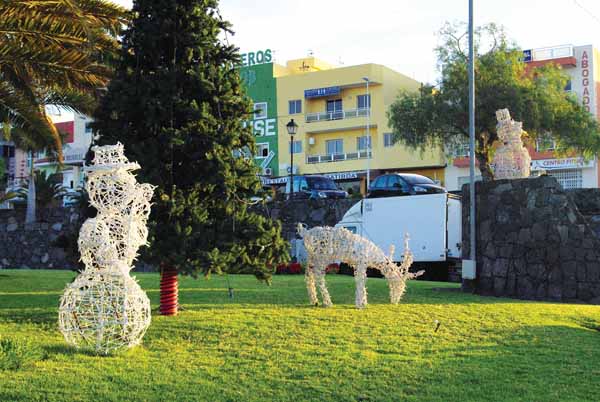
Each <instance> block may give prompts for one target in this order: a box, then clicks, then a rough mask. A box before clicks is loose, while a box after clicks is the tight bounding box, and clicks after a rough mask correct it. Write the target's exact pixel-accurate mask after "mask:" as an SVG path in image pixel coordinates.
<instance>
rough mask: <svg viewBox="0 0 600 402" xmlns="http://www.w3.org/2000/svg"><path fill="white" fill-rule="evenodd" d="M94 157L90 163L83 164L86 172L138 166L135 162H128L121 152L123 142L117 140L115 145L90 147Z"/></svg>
mask: <svg viewBox="0 0 600 402" xmlns="http://www.w3.org/2000/svg"><path fill="white" fill-rule="evenodd" d="M92 151H94V159H93V160H92V164H91V165H88V166H85V167H84V170H85V171H86V172H94V171H100V170H118V169H124V170H137V169H139V168H140V165H138V163H137V162H129V159H127V157H126V156H125V154H124V153H123V144H121V143H120V142H117V143H116V144H115V145H104V146H101V147H99V146H95V147H92Z"/></svg>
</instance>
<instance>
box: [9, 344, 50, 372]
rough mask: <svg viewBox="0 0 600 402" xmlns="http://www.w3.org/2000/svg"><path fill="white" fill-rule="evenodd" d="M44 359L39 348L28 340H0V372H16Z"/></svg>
mask: <svg viewBox="0 0 600 402" xmlns="http://www.w3.org/2000/svg"><path fill="white" fill-rule="evenodd" d="M44 357H45V354H44V353H43V352H42V350H41V349H40V348H39V346H37V345H34V344H33V343H31V342H30V341H28V340H24V339H18V338H0V370H17V369H19V368H22V367H25V366H28V365H30V364H33V363H34V362H36V361H38V360H41V359H43V358H44Z"/></svg>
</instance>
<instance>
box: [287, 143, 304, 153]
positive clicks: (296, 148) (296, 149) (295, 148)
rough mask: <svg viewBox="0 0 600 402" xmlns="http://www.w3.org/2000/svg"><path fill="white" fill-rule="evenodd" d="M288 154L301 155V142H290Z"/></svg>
mask: <svg viewBox="0 0 600 402" xmlns="http://www.w3.org/2000/svg"><path fill="white" fill-rule="evenodd" d="M290 152H291V153H294V154H299V153H302V141H294V142H293V143H292V141H290Z"/></svg>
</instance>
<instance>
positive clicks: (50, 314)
mask: <svg viewBox="0 0 600 402" xmlns="http://www.w3.org/2000/svg"><path fill="white" fill-rule="evenodd" d="M0 312H1V313H0V323H2V322H4V323H14V324H44V325H51V324H56V323H57V321H58V310H55V309H49V308H48V307H45V308H44V309H43V310H42V309H36V310H31V309H24V308H17V307H15V308H8V309H6V308H3V309H0ZM57 325H58V324H57Z"/></svg>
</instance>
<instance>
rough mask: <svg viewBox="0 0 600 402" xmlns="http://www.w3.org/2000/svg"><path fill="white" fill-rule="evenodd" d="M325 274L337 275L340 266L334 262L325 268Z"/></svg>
mask: <svg viewBox="0 0 600 402" xmlns="http://www.w3.org/2000/svg"><path fill="white" fill-rule="evenodd" d="M325 272H326V273H328V274H337V273H338V272H340V265H339V264H338V263H336V262H333V263H331V264H329V265H328V266H327V268H326V269H325Z"/></svg>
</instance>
